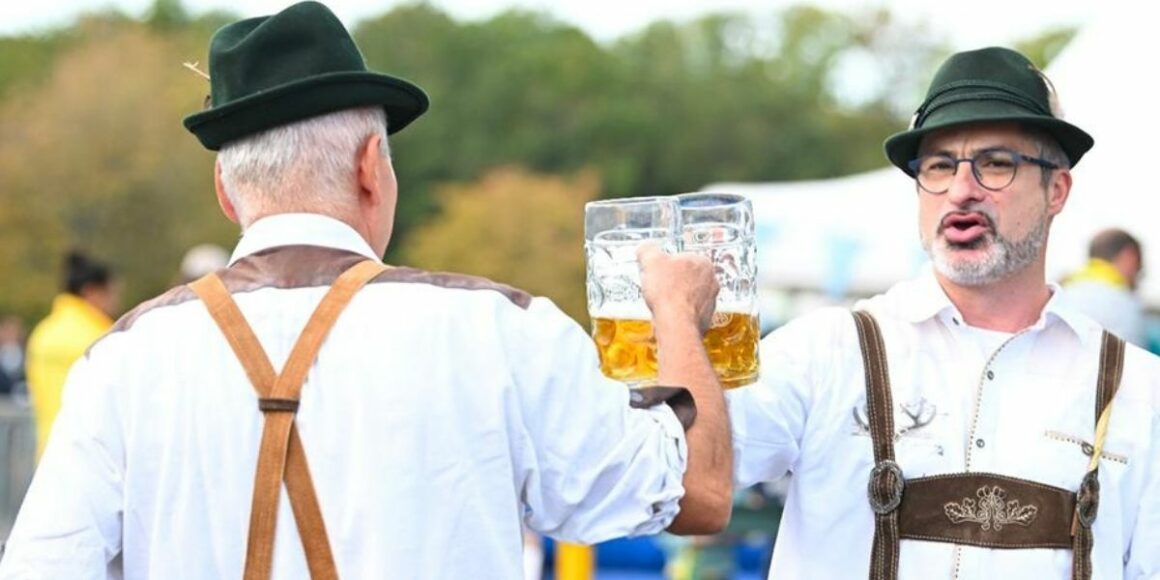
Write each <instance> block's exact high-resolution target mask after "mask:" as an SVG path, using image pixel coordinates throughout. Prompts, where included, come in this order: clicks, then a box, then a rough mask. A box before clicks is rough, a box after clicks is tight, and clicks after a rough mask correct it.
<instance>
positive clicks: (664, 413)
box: [508, 299, 687, 543]
mask: <svg viewBox="0 0 1160 580" xmlns="http://www.w3.org/2000/svg"><path fill="white" fill-rule="evenodd" d="M508 333H509V339H510V340H509V341H508V344H511V345H515V349H516V350H515V351H514V352H513V353H512V355H511V356H512V357H513V358H512V361H511V367H512V369H513V373H514V382H515V385H516V389H515V390H516V393H517V398H518V401H517V402H516V405H515V409H514V410H513V416H514V417H515V421H516V423H517V424H516V426H515V427H514V430H515V431H516V433H515V434H514V436H513V439H515V440H516V441H518V444H519V449H518V450H517V452H516V456H517V460H516V463H517V470H518V473H517V486H518V489H519V490H520V491H521V500H522V501H523V503H524V505H525V508H526V512H525V518H524V519H525V521H526V522H527V524H528V525H529V526H530V527H532V528H533V529H535V530H537V531H539V532H541V533H544V534H547V535H549V536H551V537H553V538H556V539H559V540H564V541H571V542H578V543H597V542H601V541H605V540H608V539H612V538H617V537H623V536H636V535H646V534H654V533H657V532H660V531H662V530H663V529H664V528H666V527H668V525H669V524H670V523H671V522H672V520H673V518H674V517H676V514H677V511H678V502H679V501H680V499H681V497H682V496H683V495H684V487H683V486H682V482H681V480H682V477H683V476H684V472H685V465H686V458H687V457H686V452H687V451H686V447H685V434H684V429H683V427H682V423H681V421H680V420H679V419H678V417H677V415H676V414H675V413H674V412H673V409H672V408H671V407H670V406H669V405H668V404H658V405H655V406H652V407H650V408H645V409H635V408H633V407H632V405H631V404H630V403H631V401H630V391H629V389H628V388H627V387H626V386H625V385H624V384H622V383H619V382H616V381H613V380H611V379H608V378H606V377H604V375H603V374H601V371H600V365H599V361H598V359H597V354H596V349H595V346H594V345H593V342H592V339H591V338H590V337H589V336H588V334H587V333H586V332H584V330H583V329H582V328H581V327H580V326H579V325H577V324H576V323H575V322H574V321H572V320H571V319H569V318H568V317H567V316H565V315H564V314H563V313H562V312H560V311H559V310H558V309H557V308H556V307H555V306H554V305H552V304H551V302H549V301H547V300H544V299H536V300H534V301H533V302H532V304H531V305H530V306H529V308H528V310H527V311H526V312H523V313H522V316H521V319H520V320H519V321H518V323H517V324H513V325H512V326H511V327H509V329H508Z"/></svg>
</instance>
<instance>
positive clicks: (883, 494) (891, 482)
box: [853, 310, 904, 580]
mask: <svg viewBox="0 0 1160 580" xmlns="http://www.w3.org/2000/svg"><path fill="white" fill-rule="evenodd" d="M853 314H854V323H855V326H857V328H858V343H859V346H860V347H861V351H862V366H863V368H864V370H865V379H866V416H867V417H868V419H869V422H870V440H871V445H872V446H873V448H874V467H873V468H872V469H871V471H870V481H869V484H868V486H867V494H868V496H869V500H870V509H871V510H873V511H874V542H873V546H872V549H871V553H870V578H871V580H893V579H894V578H897V577H898V552H899V547H900V546H899V541H900V540H899V528H898V506H899V505H900V504H901V503H902V488H903V485H904V480H903V477H902V469H901V468H900V467H899V466H898V463H896V462H895V461H894V403H893V402H892V400H891V396H890V371H889V369H888V367H887V364H886V346H885V344H884V343H883V342H882V331H881V330H880V329H879V328H878V322H877V321H876V320H874V317H873V316H871V315H870V313H869V312H865V311H861V310H856V311H854V313H853Z"/></svg>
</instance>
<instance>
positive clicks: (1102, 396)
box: [1071, 331, 1124, 580]
mask: <svg viewBox="0 0 1160 580" xmlns="http://www.w3.org/2000/svg"><path fill="white" fill-rule="evenodd" d="M1123 374H1124V341H1123V339H1121V338H1119V337H1117V336H1115V335H1113V334H1111V333H1109V332H1107V331H1104V335H1103V344H1102V345H1101V346H1100V374H1099V383H1098V385H1097V387H1096V404H1095V416H1096V432H1095V443H1094V445H1093V446H1092V448H1093V449H1092V460H1091V463H1090V464H1089V465H1088V472H1087V474H1085V475H1084V478H1083V481H1082V482H1081V483H1080V485H1079V491H1078V492H1076V504H1075V516H1074V517H1073V518H1072V524H1071V529H1072V560H1071V577H1072V580H1089V579H1090V578H1091V577H1092V544H1093V543H1094V542H1093V540H1094V538H1093V536H1092V523H1093V522H1095V520H1096V513H1097V512H1098V511H1099V507H1100V480H1099V465H1100V454H1101V453H1103V450H1104V440H1105V439H1106V438H1107V435H1108V423H1109V422H1110V421H1111V416H1112V398H1113V397H1114V396H1115V395H1116V389H1118V388H1119V386H1120V378H1121V377H1122V376H1123Z"/></svg>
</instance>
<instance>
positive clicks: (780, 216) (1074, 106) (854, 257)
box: [705, 13, 1160, 309]
mask: <svg viewBox="0 0 1160 580" xmlns="http://www.w3.org/2000/svg"><path fill="white" fill-rule="evenodd" d="M1149 21H1150V19H1148V18H1131V17H1125V15H1124V14H1123V13H1115V14H1106V17H1105V18H1102V19H1100V20H1097V21H1095V22H1092V23H1090V24H1089V25H1087V26H1085V27H1084V28H1083V29H1082V30H1081V31H1080V32H1079V34H1077V35H1076V38H1075V39H1073V41H1072V42H1071V43H1070V44H1069V45H1068V47H1067V48H1066V49H1064V51H1063V52H1062V53H1061V54H1060V55H1059V56H1058V57H1057V58H1056V59H1055V61H1054V62H1053V63H1052V64H1051V66H1050V67H1048V70H1047V75H1048V77H1050V78H1051V79H1052V81H1053V83H1054V85H1055V87H1056V89H1057V91H1058V93H1059V95H1060V99H1061V102H1062V104H1063V108H1064V112H1065V115H1066V118H1067V119H1068V120H1069V121H1070V122H1073V123H1075V124H1076V125H1078V126H1080V127H1082V128H1083V129H1084V130H1086V131H1088V132H1089V133H1091V134H1092V136H1093V137H1094V138H1095V141H1096V145H1095V147H1094V148H1093V149H1092V150H1091V151H1090V152H1089V153H1088V154H1087V155H1086V156H1085V157H1084V158H1083V160H1082V161H1081V162H1080V164H1079V165H1078V166H1077V168H1076V169H1075V170H1074V171H1073V175H1074V178H1075V186H1074V187H1073V189H1072V194H1071V198H1070V199H1069V201H1068V204H1067V207H1066V208H1065V209H1064V212H1063V214H1062V215H1061V216H1060V217H1059V218H1057V219H1056V221H1055V224H1054V226H1053V228H1052V234H1051V240H1050V242H1049V252H1048V277H1049V278H1050V279H1058V278H1060V277H1062V276H1063V275H1064V274H1066V273H1067V272H1069V271H1071V270H1073V269H1075V268H1077V267H1079V266H1080V265H1082V263H1083V262H1084V261H1085V260H1086V253H1087V243H1088V240H1089V239H1090V238H1091V236H1092V235H1093V234H1094V233H1095V232H1097V231H1099V230H1100V229H1103V228H1105V227H1111V226H1116V227H1121V228H1124V229H1126V230H1127V231H1129V232H1131V233H1132V234H1133V235H1135V236H1137V237H1138V238H1139V239H1140V240H1141V242H1142V244H1143V245H1144V256H1145V270H1146V271H1147V272H1151V273H1152V274H1151V275H1149V276H1147V277H1145V279H1144V280H1143V282H1142V286H1141V294H1142V296H1143V298H1144V300H1145V302H1146V303H1147V304H1148V305H1149V306H1150V307H1151V308H1153V309H1156V308H1160V227H1157V225H1156V224H1155V221H1156V220H1157V218H1158V217H1160V216H1158V213H1157V211H1156V208H1160V181H1158V180H1157V179H1156V177H1157V176H1160V174H1154V173H1153V171H1154V168H1160V153H1157V152H1156V151H1157V148H1156V147H1155V144H1154V142H1153V139H1156V138H1157V136H1160V114H1157V113H1156V111H1155V109H1156V105H1155V103H1154V102H1153V101H1154V100H1155V99H1154V95H1155V94H1156V93H1155V92H1154V91H1153V90H1152V87H1153V86H1154V85H1153V82H1154V81H1153V78H1152V77H1153V75H1154V72H1153V70H1152V67H1153V66H1154V62H1155V57H1157V56H1160V49H1157V48H1156V45H1155V43H1154V41H1153V40H1152V38H1151V35H1152V34H1154V32H1153V31H1152V30H1150V28H1151V24H1150V23H1149ZM705 189H706V190H715V191H729V192H736V193H742V194H745V195H747V196H748V197H750V199H752V201H753V205H754V212H755V214H756V218H757V224H758V226H757V227H758V245H759V250H758V256H759V262H758V265H759V268H760V272H761V275H762V278H763V285H765V286H776V287H779V288H786V287H788V288H807V289H812V290H819V291H823V292H826V293H829V294H831V295H835V296H840V295H844V294H868V293H874V292H879V291H882V290H884V289H885V288H887V287H888V286H889V285H890V284H891V283H893V282H895V281H897V280H901V279H905V278H908V277H910V276H912V275H914V274H915V273H916V272H917V271H918V269H919V268H921V267H922V265H923V264H924V263H925V256H924V255H923V253H922V250H921V248H920V246H919V241H918V224H917V219H918V218H917V205H916V203H917V202H916V197H915V190H914V185H913V182H912V181H911V180H910V179H909V178H908V177H906V176H905V175H904V174H903V173H902V172H900V171H898V170H897V169H894V168H893V167H890V168H885V169H880V170H877V171H871V172H868V173H863V174H860V175H853V176H848V177H842V178H837V179H827V180H820V181H808V182H782V183H766V184H737V183H722V184H714V185H711V186H708V187H706V188H705Z"/></svg>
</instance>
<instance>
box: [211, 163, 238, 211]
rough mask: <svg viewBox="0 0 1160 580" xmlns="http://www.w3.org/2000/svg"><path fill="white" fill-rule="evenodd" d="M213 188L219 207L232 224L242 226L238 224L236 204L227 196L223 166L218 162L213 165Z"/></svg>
mask: <svg viewBox="0 0 1160 580" xmlns="http://www.w3.org/2000/svg"><path fill="white" fill-rule="evenodd" d="M213 188H214V192H215V193H217V200H218V205H219V206H221V208H222V213H224V214H226V217H227V218H229V220H230V221H231V222H234V223H235V224H240V222H238V212H237V210H235V209H234V203H233V202H232V201H230V196H228V195H226V188H225V186H224V185H222V165H221V163H218V162H217V161H215V162H214V164H213Z"/></svg>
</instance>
